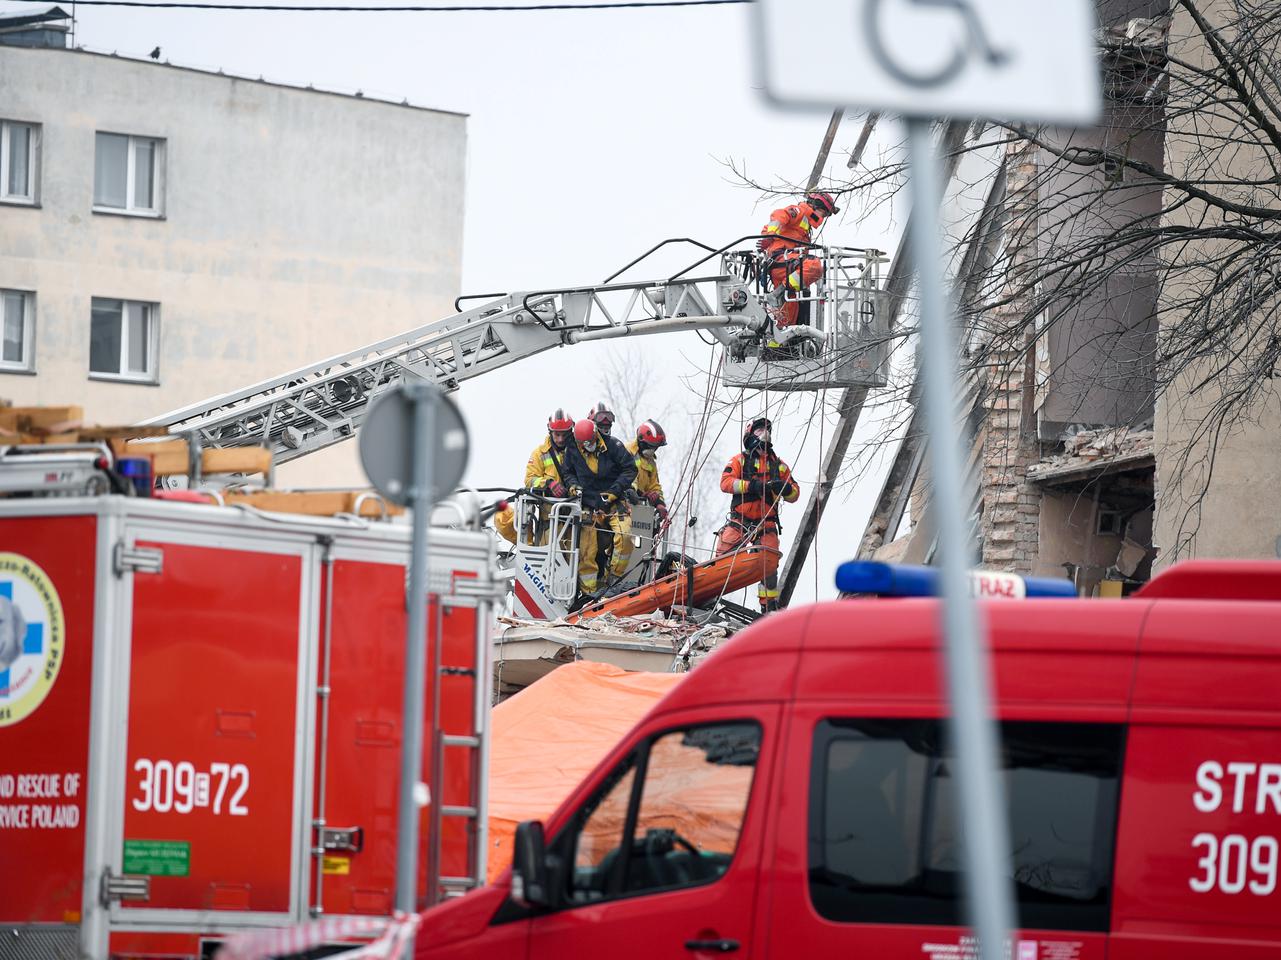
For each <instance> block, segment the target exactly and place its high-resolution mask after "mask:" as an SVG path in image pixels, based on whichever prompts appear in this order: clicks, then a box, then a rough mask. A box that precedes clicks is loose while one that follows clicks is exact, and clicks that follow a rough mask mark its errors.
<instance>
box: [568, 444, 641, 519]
mask: <svg viewBox="0 0 1281 960" xmlns="http://www.w3.org/2000/svg"><path fill="white" fill-rule="evenodd" d="M601 439H603V440H604V441H605V449H604V451H602V452H601V453H600V454H597V455H595V456H591V457H585V456H583V451H582V449H581V448H580V447H579V445H578V444H577V443H570V444H568V445H567V447H566V449H565V459H564V465H565V472H566V473H567V474H569V477H568V478H567V480H566V482H567V483H570V484H571V485H573V486H576V487H581V488H582V490H583V495H584V501H585V502H586V503H588V504H589V505H593V506H594V504H593V503H592V496H593V495H594V494H595V495H597V496H599V494H602V493H612V494H613V495H614V496H616V497H618V498H619V500H620V501H622V499H623V495H624V494H625V493H626V492H627V490H628V489H630V488H631V485H632V483H633V481H635V479H636V464H635V463H634V462H633V458H632V455H631V454H630V453H628V452H627V448H626V447H625V446H623V444H622V441H620V440H615V439H614V438H613V437H606V436H603V435H602V437H601ZM589 460H595V461H596V463H595V466H593V465H592V464H591V463H590V462H589Z"/></svg>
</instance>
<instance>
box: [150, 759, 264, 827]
mask: <svg viewBox="0 0 1281 960" xmlns="http://www.w3.org/2000/svg"><path fill="white" fill-rule="evenodd" d="M133 769H134V772H135V773H137V774H139V780H138V793H137V795H136V796H135V797H134V798H133V808H134V809H135V810H138V811H140V812H146V811H149V810H150V811H154V812H156V813H169V812H170V811H172V812H174V813H191V812H192V811H193V810H197V809H205V808H209V809H210V811H211V812H212V813H214V814H216V815H217V814H223V813H227V814H229V815H231V816H233V817H244V816H248V815H249V807H248V806H247V805H246V804H245V803H244V800H245V795H246V794H247V793H248V792H249V768H248V767H246V766H245V765H244V764H243V763H211V764H209V771H208V772H207V773H206V772H205V771H203V770H197V769H196V767H195V764H193V763H190V762H188V761H186V760H180V761H178V762H177V763H173V762H171V761H169V760H148V759H146V758H140V759H138V760H135V761H134V764H133Z"/></svg>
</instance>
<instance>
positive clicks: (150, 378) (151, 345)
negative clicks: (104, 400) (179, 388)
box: [89, 297, 160, 386]
mask: <svg viewBox="0 0 1281 960" xmlns="http://www.w3.org/2000/svg"><path fill="white" fill-rule="evenodd" d="M98 300H119V301H120V356H119V357H118V358H117V363H116V372H115V373H111V372H108V371H103V370H94V369H93V360H92V352H91V353H90V361H89V363H90V367H89V379H90V380H110V381H112V382H114V383H142V384H149V385H151V386H155V385H157V384H159V383H160V372H159V371H160V356H159V353H160V350H159V348H160V304H158V303H154V302H152V301H150V300H127V299H125V298H124V297H93V298H91V299H90V301H89V330H90V338H91V339H92V336H93V304H94V302H95V301H98ZM130 305H136V306H140V307H142V308H143V309H144V310H145V311H146V318H147V369H146V370H145V371H144V372H142V373H131V372H129V371H128V370H126V369H125V368H126V367H127V366H128V358H129V324H128V322H127V315H128V311H129V307H130Z"/></svg>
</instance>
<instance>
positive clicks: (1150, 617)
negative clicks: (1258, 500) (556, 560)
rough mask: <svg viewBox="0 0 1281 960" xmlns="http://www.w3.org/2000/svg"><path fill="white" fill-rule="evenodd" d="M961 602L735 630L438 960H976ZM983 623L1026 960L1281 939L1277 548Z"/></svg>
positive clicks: (446, 934)
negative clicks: (953, 728)
mask: <svg viewBox="0 0 1281 960" xmlns="http://www.w3.org/2000/svg"><path fill="white" fill-rule="evenodd" d="M937 604H938V601H937V600H933V599H903V600H893V601H886V600H855V599H848V600H839V601H835V602H831V603H823V604H818V605H815V606H809V607H803V608H799V609H795V610H791V611H787V612H784V613H782V614H779V615H776V616H771V617H769V618H768V619H766V620H764V621H762V622H761V623H759V624H757V625H755V626H754V627H752V628H750V629H748V630H746V631H744V632H743V633H741V634H739V635H738V636H736V637H735V638H734V639H732V640H731V641H729V642H728V643H727V644H725V645H724V646H723V647H722V648H721V649H720V650H718V651H717V652H716V653H715V654H714V655H713V656H712V657H711V658H710V659H709V660H708V662H707V663H706V664H705V665H703V666H702V667H701V668H700V669H699V670H696V671H694V672H693V673H692V674H690V676H689V677H688V678H687V679H686V680H684V681H683V682H682V683H681V684H680V685H679V686H677V687H676V688H675V689H674V690H673V691H672V692H671V693H670V694H669V695H668V696H667V697H666V698H665V699H664V700H663V701H661V702H660V703H659V704H658V705H657V706H656V707H655V708H654V710H653V711H652V712H651V713H650V714H649V715H648V716H647V717H646V718H645V719H644V720H643V721H642V722H641V723H640V724H639V725H638V726H637V727H636V728H635V729H634V730H633V731H632V733H631V734H630V735H629V736H627V737H625V738H624V740H623V741H622V742H621V743H620V744H619V745H618V747H617V748H616V749H615V750H614V751H613V752H612V753H611V754H610V755H609V756H608V757H607V758H606V759H605V760H604V761H603V762H602V763H601V765H600V766H599V767H598V768H597V770H596V771H595V772H594V773H593V774H592V775H591V776H590V777H588V778H587V780H586V781H584V782H583V783H582V785H581V786H580V787H579V788H578V789H577V790H575V791H574V792H573V794H572V795H571V796H570V798H569V799H568V800H567V801H566V802H565V804H564V805H563V806H562V807H561V809H560V810H559V811H558V812H557V813H556V814H555V815H554V816H552V817H551V818H550V819H549V820H548V822H547V824H546V825H545V827H544V826H542V825H539V824H533V823H530V824H523V825H522V827H521V829H520V830H519V832H518V836H517V843H516V853H515V861H516V863H515V868H514V873H513V871H509V872H508V873H506V874H505V875H504V876H503V877H502V878H501V879H500V880H499V882H497V883H495V884H494V885H492V886H489V887H486V888H483V889H482V890H479V891H476V892H473V893H471V894H468V895H467V896H465V897H462V898H459V899H458V900H455V901H452V902H448V903H445V904H442V905H440V906H437V907H435V908H433V909H432V910H431V911H429V912H428V913H427V914H426V916H425V917H424V922H423V925H422V927H421V929H420V932H419V936H418V942H417V948H416V949H417V957H418V958H419V960H452V958H468V960H471V958H475V957H479V956H484V957H489V958H504V957H511V958H515V957H520V958H529V960H543V958H552V957H555V958H574V957H584V958H598V957H608V958H610V960H632V958H637V960H640V958H645V960H651V958H656V957H692V958H700V957H701V958H708V957H713V956H719V955H723V954H728V953H732V954H734V956H735V957H744V958H746V957H758V958H765V957H768V958H793V957H869V958H871V957H874V958H877V960H887V958H903V960H909V958H910V960H960V958H965V957H971V956H973V955H974V953H975V945H974V943H973V941H972V940H971V939H970V938H969V936H968V934H967V932H966V930H965V928H964V927H963V925H962V923H963V918H962V917H961V914H960V905H959V899H958V876H959V873H958V871H959V870H960V839H959V837H958V836H957V832H956V828H955V815H954V809H955V804H956V794H955V788H954V784H955V778H954V777H953V767H954V763H955V760H954V758H953V757H952V756H951V755H950V754H949V751H948V747H947V744H946V742H945V738H944V731H943V717H944V716H945V713H946V710H947V704H946V702H945V694H944V684H943V678H942V677H941V676H940V673H939V663H940V657H939V649H938V648H939V634H938V624H939V611H938V606H937ZM984 616H985V618H986V622H987V624H988V631H989V636H990V641H991V649H992V652H993V670H994V676H995V689H996V697H997V702H996V712H997V715H998V718H999V721H1000V724H1001V728H1002V740H1003V751H1002V771H1003V777H1004V787H1005V794H1006V796H1007V798H1008V801H1009V826H1010V841H1011V850H1012V856H1011V860H1010V863H1009V870H1010V876H1011V879H1012V881H1013V884H1014V888H1015V890H1016V894H1017V900H1018V919H1019V929H1018V930H1017V931H1015V932H1014V934H1013V936H1012V943H1011V945H1010V956H1011V957H1012V958H1014V960H1102V958H1105V957H1106V958H1108V960H1132V958H1161V960H1194V958H1195V960H1208V958H1215V957H1224V958H1228V957H1230V958H1232V960H1251V958H1264V957H1268V958H1275V957H1278V956H1281V888H1279V887H1278V871H1279V870H1281V852H1279V849H1281V563H1235V562H1225V563H1203V562H1198V563H1189V564H1184V565H1181V566H1176V567H1174V568H1172V569H1171V570H1170V571H1168V572H1166V573H1164V574H1162V575H1160V576H1159V577H1157V578H1156V579H1155V580H1153V581H1152V582H1151V583H1150V584H1149V585H1148V586H1147V587H1146V588H1144V589H1143V590H1141V591H1139V593H1138V594H1137V595H1136V596H1135V597H1132V598H1129V599H1125V600H1090V601H1086V600H1076V599H1070V600H1069V599H1048V600H1016V601H1013V602H988V603H986V604H985V606H984ZM544 838H545V839H544Z"/></svg>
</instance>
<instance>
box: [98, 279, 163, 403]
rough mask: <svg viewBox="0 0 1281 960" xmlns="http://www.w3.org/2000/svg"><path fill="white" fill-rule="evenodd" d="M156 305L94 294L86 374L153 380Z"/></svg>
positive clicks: (147, 381) (154, 377) (148, 381)
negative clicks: (87, 372)
mask: <svg viewBox="0 0 1281 960" xmlns="http://www.w3.org/2000/svg"><path fill="white" fill-rule="evenodd" d="M159 309H160V308H159V305H158V304H154V303H138V302H137V301H135V300H108V299H105V298H102V297H94V298H93V315H92V318H91V322H90V327H89V374H90V376H94V377H106V378H110V379H113V380H136V381H139V382H142V383H155V382H156V344H157V329H156V328H157V319H158V317H157V315H158V313H159Z"/></svg>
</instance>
